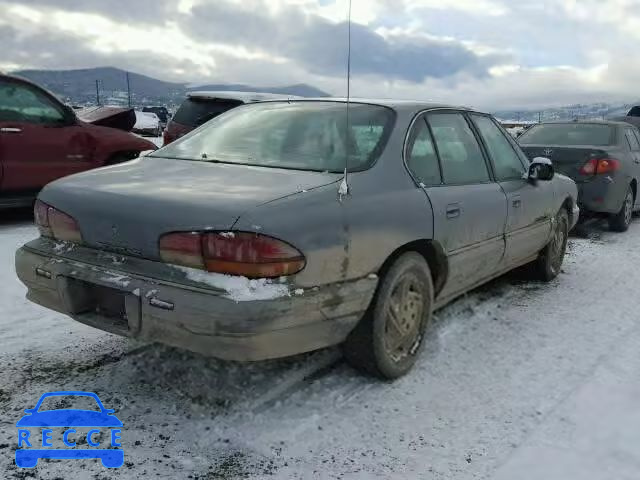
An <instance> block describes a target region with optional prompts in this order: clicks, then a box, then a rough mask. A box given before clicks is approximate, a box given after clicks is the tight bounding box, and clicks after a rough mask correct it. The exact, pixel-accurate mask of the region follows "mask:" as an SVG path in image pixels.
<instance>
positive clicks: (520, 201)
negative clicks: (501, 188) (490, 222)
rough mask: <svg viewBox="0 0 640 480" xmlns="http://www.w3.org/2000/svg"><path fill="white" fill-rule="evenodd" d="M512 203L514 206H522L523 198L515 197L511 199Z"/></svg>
mask: <svg viewBox="0 0 640 480" xmlns="http://www.w3.org/2000/svg"><path fill="white" fill-rule="evenodd" d="M511 205H513V208H520V207H521V206H522V200H520V199H519V198H515V199H513V200H512V201H511Z"/></svg>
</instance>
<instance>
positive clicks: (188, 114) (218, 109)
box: [173, 98, 242, 127]
mask: <svg viewBox="0 0 640 480" xmlns="http://www.w3.org/2000/svg"><path fill="white" fill-rule="evenodd" d="M240 105H242V102H241V101H240V100H213V99H203V98H187V99H186V100H185V101H184V102H183V103H182V105H180V108H179V109H178V111H177V112H176V114H175V116H174V117H173V120H174V121H175V122H177V123H180V124H182V125H186V126H188V127H199V126H200V125H202V124H203V123H206V122H208V121H209V120H211V119H212V118H215V117H217V116H218V115H221V114H223V113H224V112H226V111H228V110H231V109H232V108H236V107H239V106H240Z"/></svg>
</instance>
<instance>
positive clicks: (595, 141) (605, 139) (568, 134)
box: [518, 123, 615, 147]
mask: <svg viewBox="0 0 640 480" xmlns="http://www.w3.org/2000/svg"><path fill="white" fill-rule="evenodd" d="M518 142H519V143H520V144H521V145H563V146H576V145H592V146H598V147H605V146H608V145H612V144H613V143H614V142H615V130H614V128H613V127H612V126H611V125H598V124H594V123H548V124H542V125H536V126H534V127H531V128H530V129H529V130H527V131H526V132H524V133H523V134H522V135H521V136H520V138H519V139H518Z"/></svg>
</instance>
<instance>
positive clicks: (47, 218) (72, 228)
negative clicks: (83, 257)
mask: <svg viewBox="0 0 640 480" xmlns="http://www.w3.org/2000/svg"><path fill="white" fill-rule="evenodd" d="M33 213H34V218H35V222H36V225H37V226H38V230H39V231H40V235H42V236H43V237H51V238H55V239H56V240H63V241H67V242H75V243H82V234H81V233H80V227H78V223H77V222H76V221H75V219H74V218H73V217H71V216H70V215H67V214H66V213H64V212H61V211H60V210H57V209H56V208H54V207H52V206H51V205H48V204H46V203H44V202H41V201H40V200H36V203H35V205H34V209H33Z"/></svg>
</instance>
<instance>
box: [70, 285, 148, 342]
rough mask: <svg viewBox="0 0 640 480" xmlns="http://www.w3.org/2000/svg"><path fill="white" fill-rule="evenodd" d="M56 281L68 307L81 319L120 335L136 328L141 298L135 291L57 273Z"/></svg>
mask: <svg viewBox="0 0 640 480" xmlns="http://www.w3.org/2000/svg"><path fill="white" fill-rule="evenodd" d="M58 285H59V287H58V288H59V292H60V296H61V297H62V299H63V302H64V304H65V307H66V309H67V311H68V312H69V314H70V315H71V316H72V317H74V318H75V319H77V320H79V321H80V322H82V323H86V324H88V325H92V326H95V327H97V328H100V329H101V330H107V331H110V332H113V333H118V334H120V335H131V334H133V333H136V332H137V331H138V329H139V326H140V299H139V298H138V297H136V296H135V295H132V294H131V293H129V292H126V291H123V290H119V289H117V288H112V287H107V286H104V285H99V284H96V283H91V282H86V281H84V280H80V279H77V278H70V277H58Z"/></svg>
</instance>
